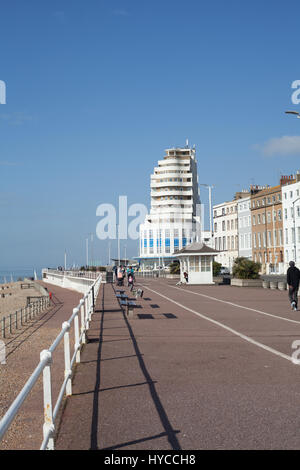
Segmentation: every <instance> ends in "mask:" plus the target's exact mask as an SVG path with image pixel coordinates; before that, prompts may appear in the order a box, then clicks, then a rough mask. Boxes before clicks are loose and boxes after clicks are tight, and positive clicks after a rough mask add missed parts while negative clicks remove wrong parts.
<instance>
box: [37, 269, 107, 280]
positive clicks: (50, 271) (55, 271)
mask: <svg viewBox="0 0 300 470" xmlns="http://www.w3.org/2000/svg"><path fill="white" fill-rule="evenodd" d="M42 272H43V273H48V274H59V275H60V276H72V277H80V278H85V279H97V277H98V276H99V272H93V271H63V270H62V271H61V270H59V269H50V268H47V269H43V271H42Z"/></svg>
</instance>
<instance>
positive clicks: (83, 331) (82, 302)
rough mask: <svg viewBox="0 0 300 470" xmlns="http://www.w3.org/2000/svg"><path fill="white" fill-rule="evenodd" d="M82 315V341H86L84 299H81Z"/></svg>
mask: <svg viewBox="0 0 300 470" xmlns="http://www.w3.org/2000/svg"><path fill="white" fill-rule="evenodd" d="M80 316H81V334H82V340H81V341H82V343H83V344H85V343H86V339H85V325H84V300H83V299H81V301H80Z"/></svg>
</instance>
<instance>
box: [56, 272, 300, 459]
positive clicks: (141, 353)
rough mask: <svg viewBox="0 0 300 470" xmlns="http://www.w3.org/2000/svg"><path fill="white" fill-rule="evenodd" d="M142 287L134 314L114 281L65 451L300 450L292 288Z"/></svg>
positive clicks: (67, 416)
mask: <svg viewBox="0 0 300 470" xmlns="http://www.w3.org/2000/svg"><path fill="white" fill-rule="evenodd" d="M139 283H140V284H141V285H143V288H144V297H143V299H142V300H141V301H138V304H140V308H137V309H136V310H135V314H134V318H133V319H128V318H127V316H126V315H125V314H124V313H123V312H122V310H121V309H120V307H119V304H118V301H117V299H116V297H115V292H114V289H115V288H114V287H113V286H111V285H104V286H103V288H102V290H101V292H100V295H99V296H98V301H97V306H96V312H95V314H94V316H93V321H92V323H91V329H90V332H89V339H90V342H89V343H88V344H87V345H86V346H85V348H84V350H83V352H82V361H81V364H80V365H79V366H78V367H77V370H76V374H75V378H74V384H73V390H74V394H73V396H72V397H70V398H69V399H68V401H67V405H66V407H65V410H64V413H63V418H62V422H61V425H60V428H59V432H58V436H57V440H56V447H57V448H58V449H106V450H108V449H111V450H113V449H115V450H117V449H121V450H125V449H131V450H138V449H146V450H152V449H155V450H160V449H175V450H179V449H185V450H188V449H299V447H300V414H299V404H300V369H299V366H298V365H296V364H294V363H293V362H292V358H291V355H292V353H293V352H294V351H295V350H294V349H293V347H292V344H293V342H294V341H295V340H296V341H297V340H300V312H292V311H290V310H289V303H288V299H287V292H286V291H285V292H281V291H271V290H266V289H261V288H260V289H254V288H237V287H231V286H181V287H177V286H176V285H175V282H172V281H168V280H161V279H159V280H150V279H145V280H144V279H143V280H141V281H139ZM298 348H299V346H298Z"/></svg>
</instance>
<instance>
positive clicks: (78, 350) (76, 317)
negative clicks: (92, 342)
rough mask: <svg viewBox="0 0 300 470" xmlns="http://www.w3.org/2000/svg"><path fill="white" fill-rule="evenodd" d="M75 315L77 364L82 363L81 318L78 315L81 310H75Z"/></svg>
mask: <svg viewBox="0 0 300 470" xmlns="http://www.w3.org/2000/svg"><path fill="white" fill-rule="evenodd" d="M74 313H75V317H74V333H75V345H74V350H75V351H77V352H76V362H77V363H79V362H80V343H79V318H78V313H79V308H78V307H77V308H74V309H73V314H74Z"/></svg>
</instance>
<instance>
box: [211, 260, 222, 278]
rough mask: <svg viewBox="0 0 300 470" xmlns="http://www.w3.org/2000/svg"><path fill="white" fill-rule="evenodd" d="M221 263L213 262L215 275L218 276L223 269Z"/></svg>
mask: <svg viewBox="0 0 300 470" xmlns="http://www.w3.org/2000/svg"><path fill="white" fill-rule="evenodd" d="M221 266H222V265H221V263H217V261H213V275H214V276H217V275H218V274H219V272H220V269H221Z"/></svg>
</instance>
